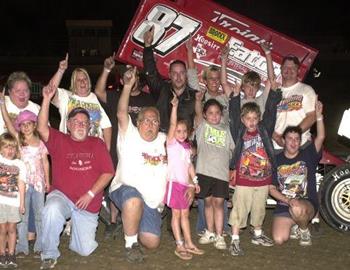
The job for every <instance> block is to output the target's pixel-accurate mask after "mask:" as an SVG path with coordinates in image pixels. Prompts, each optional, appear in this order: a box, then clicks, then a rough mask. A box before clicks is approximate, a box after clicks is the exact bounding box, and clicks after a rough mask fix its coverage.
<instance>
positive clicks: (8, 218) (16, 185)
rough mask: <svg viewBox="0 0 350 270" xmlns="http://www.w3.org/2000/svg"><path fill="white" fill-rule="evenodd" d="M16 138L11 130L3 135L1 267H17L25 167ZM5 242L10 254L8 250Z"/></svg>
mask: <svg viewBox="0 0 350 270" xmlns="http://www.w3.org/2000/svg"><path fill="white" fill-rule="evenodd" d="M18 157H19V149H18V143H17V140H16V138H14V137H13V136H12V135H11V134H9V133H3V134H2V135H1V136H0V267H1V268H6V267H17V263H16V256H15V248H16V223H18V222H19V221H20V220H21V216H20V214H24V211H25V207H24V193H25V179H26V168H25V165H24V163H23V162H22V161H21V160H19V159H18ZM6 244H7V248H8V254H6V253H5V251H6Z"/></svg>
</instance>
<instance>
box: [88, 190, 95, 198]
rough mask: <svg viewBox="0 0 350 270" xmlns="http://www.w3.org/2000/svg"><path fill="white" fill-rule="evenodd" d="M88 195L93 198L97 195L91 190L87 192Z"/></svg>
mask: <svg viewBox="0 0 350 270" xmlns="http://www.w3.org/2000/svg"><path fill="white" fill-rule="evenodd" d="M87 194H88V195H89V196H90V197H91V198H93V197H95V193H93V192H92V191H91V190H89V191H88V192H87Z"/></svg>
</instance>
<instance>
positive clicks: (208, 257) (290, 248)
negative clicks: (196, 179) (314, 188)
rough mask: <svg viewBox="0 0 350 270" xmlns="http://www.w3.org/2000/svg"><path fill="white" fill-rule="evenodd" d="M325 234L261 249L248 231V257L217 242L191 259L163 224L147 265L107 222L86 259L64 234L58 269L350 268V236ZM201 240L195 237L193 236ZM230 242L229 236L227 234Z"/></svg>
mask: <svg viewBox="0 0 350 270" xmlns="http://www.w3.org/2000/svg"><path fill="white" fill-rule="evenodd" d="M196 210H197V209H193V210H192V214H191V222H192V226H193V224H194V221H195V218H196ZM271 217H272V210H271V209H268V211H267V216H266V221H265V231H266V233H267V234H268V235H270V227H271V226H270V225H271ZM321 226H322V229H323V231H324V235H323V236H321V237H320V238H314V239H313V245H312V246H311V247H301V246H299V244H298V241H297V240H290V241H289V242H288V243H286V244H285V245H283V246H274V247H262V246H255V245H253V244H251V243H250V235H249V232H248V231H244V232H243V234H242V240H241V241H242V247H243V248H244V250H245V252H246V255H245V256H243V257H233V256H231V255H230V254H229V253H228V251H227V250H226V251H219V250H216V249H215V248H214V246H213V245H200V246H201V248H203V249H204V250H205V251H206V254H205V255H203V256H196V257H193V259H192V260H191V261H187V262H185V261H182V260H180V259H178V258H177V257H176V256H175V255H174V253H173V252H174V247H175V243H174V241H173V239H172V237H171V235H170V234H169V233H168V232H167V231H166V226H163V231H162V240H161V247H160V248H159V249H157V250H156V251H153V252H150V251H146V252H145V253H146V255H147V258H146V260H145V262H144V263H143V264H130V263H128V262H126V260H125V259H124V248H123V246H124V241H123V236H122V233H119V234H118V237H117V239H116V240H104V239H103V230H104V225H103V224H100V226H99V229H98V235H97V241H98V242H99V247H98V248H97V250H96V251H95V252H94V253H93V254H92V255H90V256H89V257H81V256H79V255H78V254H76V253H74V252H71V251H69V250H68V237H67V236H63V237H62V238H61V246H60V250H61V252H62V255H61V257H60V258H59V261H58V264H57V265H56V267H55V269H58V270H73V269H74V270H80V269H81V270H95V269H98V270H112V269H113V270H119V269H122V270H124V269H130V270H133V269H157V270H162V269H174V270H180V269H191V270H197V269H198V270H203V269H208V270H221V269H223V270H224V269H242V270H245V269H247V270H248V269H249V270H255V269H259V270H260V269H261V270H264V269H268V270H279V269H288V270H294V269H295V270H299V269H307V270H309V269H310V270H323V269H327V270H332V269H337V270H343V269H344V270H345V269H349V266H350V243H349V241H350V234H343V233H340V232H337V231H335V230H333V229H331V228H330V227H328V226H327V225H326V224H324V223H323V222H322V223H321ZM193 238H194V239H195V241H198V237H197V236H196V235H194V236H193ZM226 242H227V243H229V237H226ZM18 263H19V269H25V270H34V269H39V267H40V261H39V259H34V258H32V256H31V255H30V256H28V257H27V258H25V259H18Z"/></svg>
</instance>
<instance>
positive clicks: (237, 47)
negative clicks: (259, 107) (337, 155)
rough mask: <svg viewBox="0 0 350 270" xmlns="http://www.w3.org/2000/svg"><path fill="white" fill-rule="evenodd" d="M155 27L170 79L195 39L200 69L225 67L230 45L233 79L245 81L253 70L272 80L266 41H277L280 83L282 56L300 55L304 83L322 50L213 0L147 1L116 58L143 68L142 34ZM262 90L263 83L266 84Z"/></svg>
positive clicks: (159, 58) (158, 52) (159, 53)
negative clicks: (172, 68) (226, 48)
mask: <svg viewBox="0 0 350 270" xmlns="http://www.w3.org/2000/svg"><path fill="white" fill-rule="evenodd" d="M152 25H153V26H154V27H155V35H154V42H153V44H152V45H153V46H154V51H155V54H156V60H157V67H158V70H159V72H160V74H161V75H162V76H163V77H167V76H168V69H169V64H170V63H171V62H172V61H173V60H175V59H180V60H183V61H185V62H186V60H187V57H186V47H185V42H186V40H187V39H188V38H189V37H190V36H192V38H193V51H194V53H195V58H196V59H195V62H196V63H197V68H198V70H199V71H201V70H202V69H204V68H205V67H207V66H209V65H218V66H220V56H219V55H220V51H221V48H222V47H223V46H225V45H226V44H227V43H228V44H229V46H230V53H229V61H228V65H227V67H228V79H229V81H230V82H236V81H238V82H239V81H240V79H241V77H242V75H243V74H244V73H245V72H247V71H248V70H254V71H256V72H258V73H259V75H260V76H261V78H262V80H263V81H264V80H265V79H266V78H267V67H266V59H265V57H264V55H263V53H262V50H261V48H260V43H262V42H264V41H265V40H271V41H272V42H273V52H272V58H273V61H274V63H273V65H274V71H275V75H276V76H277V78H278V79H280V65H281V61H282V58H283V57H284V56H286V55H288V54H292V55H295V56H297V57H298V58H299V60H300V62H301V68H300V73H299V79H300V80H303V79H304V78H305V76H306V74H307V72H308V71H309V69H310V67H311V65H312V63H313V62H314V60H315V58H316V56H317V53H318V51H317V50H315V49H313V48H311V47H309V46H307V45H305V44H302V43H300V42H298V41H296V40H294V39H292V38H290V37H287V36H286V35H284V34H281V33H278V32H276V31H274V30H272V29H270V28H268V27H266V26H263V25H261V24H260V23H258V22H255V21H254V20H252V19H250V18H247V17H244V16H242V15H240V14H238V13H236V12H234V11H232V10H229V9H227V8H225V7H223V6H221V5H219V4H217V3H215V2H214V1H209V0H177V1H167V0H143V1H141V2H140V5H139V7H138V9H137V12H136V13H135V16H134V18H133V20H132V22H131V23H130V26H129V28H128V31H127V33H126V35H125V36H124V39H123V41H122V43H121V45H120V47H119V49H118V52H117V60H119V61H121V62H124V63H129V64H132V65H136V66H138V67H142V65H143V64H142V51H143V34H144V32H145V31H148V30H149V28H150V27H151V26H152ZM262 86H263V85H262Z"/></svg>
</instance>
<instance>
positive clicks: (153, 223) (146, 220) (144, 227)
mask: <svg viewBox="0 0 350 270" xmlns="http://www.w3.org/2000/svg"><path fill="white" fill-rule="evenodd" d="M109 197H110V198H111V200H112V201H113V202H114V204H115V205H116V206H117V207H118V208H119V210H120V211H123V205H124V203H125V202H126V201H127V200H129V199H132V198H139V199H140V200H142V201H143V198H142V195H141V194H140V192H138V190H137V189H136V188H134V187H130V186H125V185H122V186H121V187H119V188H118V189H116V190H114V191H113V192H112V193H110V195H109ZM161 226H162V218H161V215H160V213H159V212H158V210H157V209H154V208H150V207H149V206H148V205H147V204H146V203H145V202H144V203H143V212H142V217H141V220H140V223H139V233H151V234H154V235H155V236H157V237H160V234H161Z"/></svg>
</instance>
